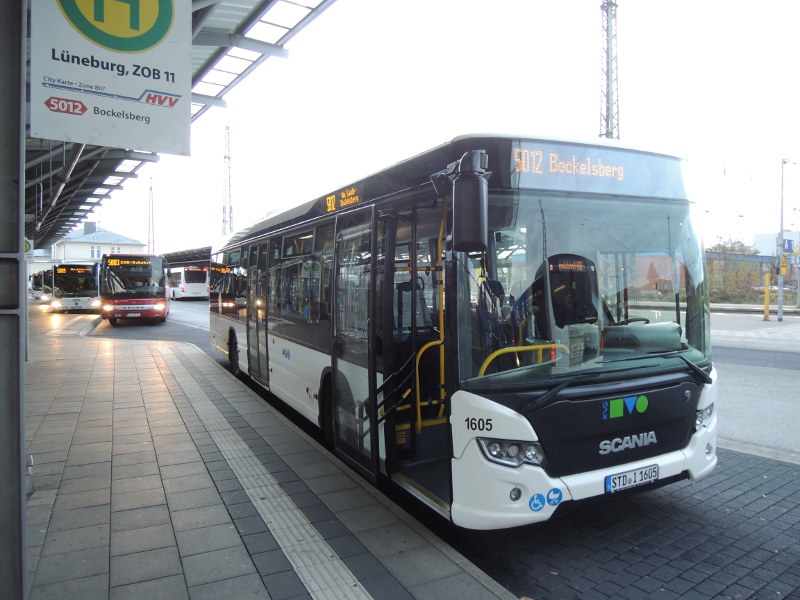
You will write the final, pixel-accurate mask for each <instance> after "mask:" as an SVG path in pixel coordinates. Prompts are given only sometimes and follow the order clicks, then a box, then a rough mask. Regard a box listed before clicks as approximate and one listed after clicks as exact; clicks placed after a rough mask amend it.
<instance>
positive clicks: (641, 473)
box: [606, 465, 658, 494]
mask: <svg viewBox="0 0 800 600" xmlns="http://www.w3.org/2000/svg"><path fill="white" fill-rule="evenodd" d="M656 479H658V465H650V466H648V467H644V468H642V469H633V470H631V471H625V472H624V473H618V474H617V475H609V476H608V477H606V494H613V493H614V492H621V491H622V490H627V489H630V488H632V487H636V486H637V485H643V484H645V483H650V482H652V481H655V480H656Z"/></svg>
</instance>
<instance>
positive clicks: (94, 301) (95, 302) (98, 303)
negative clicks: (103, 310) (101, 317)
mask: <svg viewBox="0 0 800 600" xmlns="http://www.w3.org/2000/svg"><path fill="white" fill-rule="evenodd" d="M99 307H100V300H92V308H99Z"/></svg>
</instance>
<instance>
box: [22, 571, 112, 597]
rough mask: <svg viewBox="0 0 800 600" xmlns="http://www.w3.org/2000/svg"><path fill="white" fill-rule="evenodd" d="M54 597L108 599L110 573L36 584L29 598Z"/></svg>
mask: <svg viewBox="0 0 800 600" xmlns="http://www.w3.org/2000/svg"><path fill="white" fill-rule="evenodd" d="M53 598H63V599H65V600H67V599H70V600H71V599H72V598H80V600H108V573H102V574H100V575H94V576H93V577H85V578H83V579H73V580H71V581H62V582H59V583H53V584H50V585H34V586H33V587H32V588H31V591H30V594H29V595H28V600H53Z"/></svg>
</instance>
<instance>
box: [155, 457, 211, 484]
mask: <svg viewBox="0 0 800 600" xmlns="http://www.w3.org/2000/svg"><path fill="white" fill-rule="evenodd" d="M207 474H208V469H206V466H205V464H203V463H202V462H201V461H197V462H190V463H183V464H180V465H169V466H165V467H161V478H162V479H163V480H164V481H167V480H168V479H176V478H178V477H189V476H190V475H207Z"/></svg>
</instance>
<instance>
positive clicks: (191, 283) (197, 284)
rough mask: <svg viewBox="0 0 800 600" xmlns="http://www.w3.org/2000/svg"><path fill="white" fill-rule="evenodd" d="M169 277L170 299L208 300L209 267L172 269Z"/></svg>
mask: <svg viewBox="0 0 800 600" xmlns="http://www.w3.org/2000/svg"><path fill="white" fill-rule="evenodd" d="M171 269H172V274H171V275H170V277H169V297H170V298H171V299H172V300H182V299H184V298H196V299H206V300H207V299H208V267H197V266H188V267H171Z"/></svg>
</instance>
